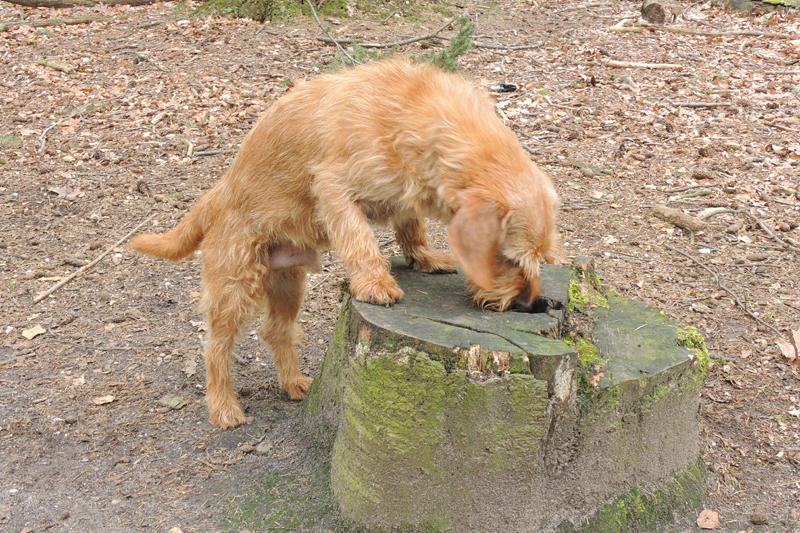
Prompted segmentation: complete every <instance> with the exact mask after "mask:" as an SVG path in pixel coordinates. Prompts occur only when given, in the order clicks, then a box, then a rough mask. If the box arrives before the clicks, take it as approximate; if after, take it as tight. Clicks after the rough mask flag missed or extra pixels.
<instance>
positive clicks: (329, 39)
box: [306, 0, 456, 48]
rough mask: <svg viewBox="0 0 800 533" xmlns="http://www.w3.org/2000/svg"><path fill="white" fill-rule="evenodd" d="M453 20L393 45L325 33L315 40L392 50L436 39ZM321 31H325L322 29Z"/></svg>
mask: <svg viewBox="0 0 800 533" xmlns="http://www.w3.org/2000/svg"><path fill="white" fill-rule="evenodd" d="M306 1H308V0H306ZM455 20H456V19H455V18H452V19H450V20H448V21H447V23H445V24H444V25H443V26H442V27H441V28H439V29H438V30H436V31H434V32H431V33H429V34H428V35H422V36H421V37H409V38H408V39H403V40H402V41H397V42H394V43H365V42H361V41H359V40H358V39H356V40H353V39H349V40H348V39H334V38H333V37H331V36H330V34H328V32H325V35H327V37H317V40H318V41H322V42H323V43H333V44H336V45H339V44H350V43H352V42H355V43H356V44H358V46H360V47H361V48H394V47H395V46H405V45H407V44H411V43H415V42H417V41H424V40H425V39H433V38H434V37H438V36H439V34H440V33H442V32H443V31H444V30H445V29H446V28H447V27H448V26H449V25H450V24H452V23H453V22H455ZM322 31H325V30H324V29H323V30H322Z"/></svg>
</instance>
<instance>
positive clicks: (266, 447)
mask: <svg viewBox="0 0 800 533" xmlns="http://www.w3.org/2000/svg"><path fill="white" fill-rule="evenodd" d="M270 450H272V443H270V442H267V441H264V442H262V443H261V444H259V445H258V446H256V452H258V453H261V454H266V453H269V452H270Z"/></svg>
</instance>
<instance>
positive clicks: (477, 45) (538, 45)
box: [472, 42, 544, 50]
mask: <svg viewBox="0 0 800 533" xmlns="http://www.w3.org/2000/svg"><path fill="white" fill-rule="evenodd" d="M472 46H474V47H475V48H488V49H490V50H535V49H536V48H541V47H542V46H544V42H540V43H536V44H512V45H509V46H504V45H502V44H488V43H472Z"/></svg>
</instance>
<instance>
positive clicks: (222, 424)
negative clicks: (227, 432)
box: [210, 403, 247, 429]
mask: <svg viewBox="0 0 800 533" xmlns="http://www.w3.org/2000/svg"><path fill="white" fill-rule="evenodd" d="M210 421H211V425H212V426H217V427H219V428H222V429H230V428H235V427H236V426H240V425H242V424H244V423H245V422H246V421H247V418H246V417H245V416H244V411H242V407H241V406H240V405H239V404H238V403H235V404H233V405H229V406H225V407H221V408H219V409H215V410H211V416H210Z"/></svg>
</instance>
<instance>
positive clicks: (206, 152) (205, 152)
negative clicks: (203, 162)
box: [194, 149, 236, 156]
mask: <svg viewBox="0 0 800 533" xmlns="http://www.w3.org/2000/svg"><path fill="white" fill-rule="evenodd" d="M235 152H236V150H234V149H228V150H204V151H202V152H195V153H194V155H196V156H202V155H220V154H232V153H235Z"/></svg>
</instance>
